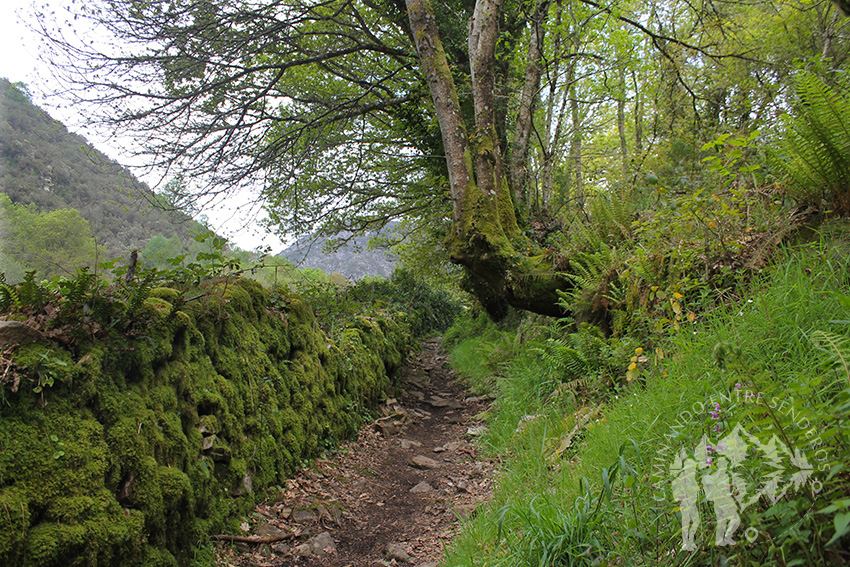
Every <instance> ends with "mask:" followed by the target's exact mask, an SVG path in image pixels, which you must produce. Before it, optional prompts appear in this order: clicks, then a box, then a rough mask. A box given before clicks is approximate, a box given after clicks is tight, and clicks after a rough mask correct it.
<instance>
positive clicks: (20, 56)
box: [0, 0, 283, 252]
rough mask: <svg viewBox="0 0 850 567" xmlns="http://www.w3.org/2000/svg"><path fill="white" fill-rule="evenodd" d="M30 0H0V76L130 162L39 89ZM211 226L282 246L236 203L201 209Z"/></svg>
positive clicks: (254, 242) (50, 0)
mask: <svg viewBox="0 0 850 567" xmlns="http://www.w3.org/2000/svg"><path fill="white" fill-rule="evenodd" d="M32 3H33V0H0V77H4V78H6V79H9V80H10V81H12V82H13V83H15V82H24V83H26V84H27V85H29V86H30V90H31V92H32V94H33V102H35V103H36V104H37V105H39V106H40V107H42V108H43V109H45V110H46V111H47V112H48V113H49V114H50V115H51V116H52V117H53V118H55V119H57V120H60V121H62V122H63V123H65V124H66V125H67V126H68V127H69V129H70V130H72V131H74V132H76V133H78V134H81V135H83V136H85V137H86V138H87V139H88V140H89V141H90V142H91V143H92V144H94V146H95V147H97V148H98V149H99V150H100V151H102V152H104V153H105V154H107V155H108V156H109V157H111V158H113V159H116V160H118V161H120V162H122V163H124V165H131V164H129V163H127V160H125V159H122V158H121V155H120V154H119V153H118V151H116V149H115V148H112V147H109V146H108V145H106V144H105V143H104V142H102V141H101V140H98V139H97V137H96V136H95V135H94V134H93V133H91V132H88V131H85V130H84V129H81V128H79V127H77V125H75V124H74V121H75V118H76V117H77V116H79V114H78V113H74V112H73V109H67V108H66V109H60V108H58V107H57V106H55V105H52V104H51V102H50V100H49V99H46V98H45V97H44V96H43V93H40V92H39V90H38V85H39V83H40V81H39V77H40V76H41V77H42V78H43V77H45V76H47V73H46V71H45V69H43V68H40V65H41V63H40V62H39V61H38V44H39V42H38V40H37V39H36V38H35V37H34V36H33V34H32V32H31V31H30V30H29V28H28V27H27V26H26V24H25V23H24V22H23V21H22V18H26V17H27V15H28V13H29V12H31V11H32V10H31V8H30V7H31V6H32ZM39 3H46V4H48V5H50V6H55V7H56V8H57V9H58V8H61V7H63V6H65V5H67V4H68V3H69V0H39ZM202 212H203V214H205V215H206V216H207V217H208V218H209V219H210V222H211V224H212V225H213V227H214V228H215V229H216V230H217V231H218V232H219V233H220V234H221V235H222V236H225V237H227V238H229V239H230V240H231V241H232V242H234V243H236V244H237V245H238V246H239V247H241V248H243V249H245V250H253V249H255V248H258V247H260V246H264V245H269V246H271V247H272V248H273V249H274V252H278V251H280V250H281V249H282V248H283V245H282V244H281V242H280V240H278V239H277V238H276V237H269V238H265V239H264V238H263V235H262V234H261V233H260V231H259V229H257V228H256V223H255V222H254V220H253V218H252V216H248V217H247V218H245V216H244V215H240V214H239V213H238V212H237V210H236V207H235V206H231V205H230V204H228V203H221V204H219V205H217V206H216V207H215V209H213V210H204V211H202Z"/></svg>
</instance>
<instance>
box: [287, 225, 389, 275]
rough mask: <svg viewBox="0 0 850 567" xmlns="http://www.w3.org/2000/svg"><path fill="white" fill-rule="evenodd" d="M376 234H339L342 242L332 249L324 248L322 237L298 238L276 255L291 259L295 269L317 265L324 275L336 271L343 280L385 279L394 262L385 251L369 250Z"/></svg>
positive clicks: (324, 241) (324, 240)
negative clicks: (341, 244)
mask: <svg viewBox="0 0 850 567" xmlns="http://www.w3.org/2000/svg"><path fill="white" fill-rule="evenodd" d="M375 236H376V235H375V234H374V233H370V234H367V235H364V236H352V235H351V234H350V233H342V234H340V235H339V238H342V239H344V240H345V241H346V243H345V244H344V245H343V246H341V247H340V248H338V249H337V250H333V251H326V250H325V245H326V244H327V243H328V241H327V240H326V239H324V238H316V237H314V236H307V237H304V238H301V239H299V240H297V241H296V242H295V244H293V245H291V246H290V247H289V248H286V249H285V250H283V251H282V252H281V253H280V254H278V256H280V257H281V258H285V259H287V260H289V261H291V262H293V263H294V264H295V265H296V266H298V267H299V268H318V269H320V270H322V271H323V272H325V273H327V274H335V273H339V274H342V275H343V276H345V277H346V278H347V279H349V280H352V281H356V280H359V279H361V278H363V277H364V276H381V277H384V278H389V277H390V276H391V275H392V273H393V270H394V269H395V266H396V261H395V259H394V258H393V256H392V255H391V254H389V253H388V252H387V251H385V250H380V249H378V250H372V249H369V241H370V240H371V239H372V238H374V237H375Z"/></svg>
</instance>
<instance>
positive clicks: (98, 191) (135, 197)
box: [0, 79, 195, 256]
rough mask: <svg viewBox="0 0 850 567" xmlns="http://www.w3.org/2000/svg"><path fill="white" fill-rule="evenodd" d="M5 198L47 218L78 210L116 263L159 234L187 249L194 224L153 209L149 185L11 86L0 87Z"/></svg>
mask: <svg viewBox="0 0 850 567" xmlns="http://www.w3.org/2000/svg"><path fill="white" fill-rule="evenodd" d="M0 193H6V194H7V195H8V196H9V197H10V198H11V200H12V201H13V202H15V203H23V204H33V205H35V206H37V207H38V208H39V209H40V210H41V211H43V212H47V211H53V210H57V209H76V210H77V211H79V213H80V215H82V217H83V218H85V219H86V220H87V221H88V222H89V225H90V226H91V229H92V231H93V232H94V235H95V236H96V237H97V241H98V244H99V245H101V246H105V247H106V249H107V251H108V252H109V255H110V256H124V255H126V254H127V253H128V252H129V251H130V250H132V249H135V248H143V247H144V245H145V243H146V242H147V241H148V240H150V238H151V237H153V236H155V235H157V234H162V235H163V236H165V237H166V238H170V237H173V236H175V235H176V236H178V237H180V240H181V241H183V242H188V241H189V240H190V239H191V237H190V230H191V228H192V227H193V226H194V224H195V223H194V221H193V220H192V219H191V218H190V217H189V216H187V215H185V214H182V213H179V212H176V211H165V210H163V209H161V208H158V207H155V206H153V205H152V204H151V203H152V202H153V201H154V199H155V198H156V197H155V195H154V193H153V191H151V190H150V188H149V187H148V186H147V185H145V184H144V183H142V182H140V181H138V180H137V179H136V178H135V177H133V175H132V174H131V173H130V172H129V171H128V170H127V169H126V168H124V167H122V166H121V165H120V164H119V163H117V162H115V161H114V160H112V159H110V158H108V157H107V156H106V155H105V154H103V153H101V152H99V151H98V150H96V149H94V147H93V146H92V145H91V144H90V143H89V142H88V141H86V139H85V138H83V137H81V136H78V135H76V134H72V133H70V132H68V129H67V128H66V127H65V126H64V125H63V124H62V123H61V122H59V121H57V120H54V119H53V118H51V117H50V116H49V115H48V114H47V113H46V112H45V111H43V110H42V109H40V108H38V107H37V106H35V105H34V104H32V102H31V101H30V99H29V96H28V95H27V93H26V90H25V88H23V87H20V86H16V85H12V84H11V83H10V82H9V81H7V80H6V79H0Z"/></svg>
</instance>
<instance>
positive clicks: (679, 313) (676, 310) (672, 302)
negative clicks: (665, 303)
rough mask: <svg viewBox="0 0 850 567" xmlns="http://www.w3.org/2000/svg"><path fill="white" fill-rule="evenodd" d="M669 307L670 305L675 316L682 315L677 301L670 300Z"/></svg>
mask: <svg viewBox="0 0 850 567" xmlns="http://www.w3.org/2000/svg"><path fill="white" fill-rule="evenodd" d="M670 305H672V306H673V312H674V313H676V315H681V314H682V306H681V305H679V302H678V301H673V300H672V299H671V300H670Z"/></svg>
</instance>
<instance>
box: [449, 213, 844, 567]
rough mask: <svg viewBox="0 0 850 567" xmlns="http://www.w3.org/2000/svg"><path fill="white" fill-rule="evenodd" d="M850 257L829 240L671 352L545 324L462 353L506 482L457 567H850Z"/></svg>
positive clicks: (454, 560)
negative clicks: (482, 400)
mask: <svg viewBox="0 0 850 567" xmlns="http://www.w3.org/2000/svg"><path fill="white" fill-rule="evenodd" d="M848 249H850V246H848V239H847V224H846V223H842V222H836V223H831V224H828V225H826V227H825V228H824V230H823V234H822V235H821V237H820V238H818V239H816V240H815V241H813V242H811V243H808V244H802V245H798V246H795V247H790V248H787V249H784V250H782V251H780V252H779V253H778V254H777V255H776V256H775V258H774V260H773V262H772V263H771V264H770V265H769V266H765V267H764V268H763V270H762V271H761V273H760V274H758V275H756V276H755V277H754V279H753V281H752V283H751V284H750V285H749V286H746V287H741V288H739V291H738V294H739V299H738V300H737V301H733V302H728V303H725V304H723V305H721V306H719V307H714V308H713V309H712V310H710V311H708V310H705V311H703V312H701V313H700V314H699V317H696V318H695V319H694V320H689V318H688V317H683V318H682V320H681V321H680V324H679V325H678V326H677V327H678V328H676V329H673V328H668V329H667V330H666V333H665V334H664V336H660V335H658V334H657V333H656V334H652V333H649V334H644V335H643V336H641V337H640V338H624V337H619V338H618V337H613V338H604V337H602V336H601V335H599V334H598V333H597V332H596V331H595V330H594V329H593V328H592V327H589V326H584V327H576V326H565V322H560V323H554V324H553V323H545V322H541V321H537V322H535V323H533V324H529V323H525V325H526V327H529V326H533V327H534V330H533V331H532V330H529V328H525V329H523V326H519V327H518V330H514V331H510V332H504V331H500V330H498V329H496V328H495V327H492V326H491V327H488V328H486V329H485V331H486V332H484V333H481V332H477V333H476V334H475V335H474V336H470V335H465V336H466V337H467V338H466V339H465V340H463V339H460V340H459V339H458V338H454V339H453V341H452V343H453V350H452V364H453V365H454V366H455V368H457V369H458V370H459V371H460V372H461V373H463V374H465V375H467V376H471V377H472V379H471V380H472V383H473V385H475V386H477V387H479V388H487V389H488V391H489V393H490V394H491V395H492V396H493V397H494V398H495V402H494V405H493V407H492V409H491V411H490V412H489V415H488V419H489V429H488V431H487V433H486V434H485V436H484V440H483V444H484V446H485V447H486V448H487V450H488V451H490V452H491V453H493V454H494V455H498V456H499V457H500V458H501V459H502V460H503V463H504V466H503V469H502V471H501V475H500V482H499V486H498V489H497V492H496V494H495V496H494V499H493V501H492V502H491V503H490V504H489V505H488V506H487V507H486V508H485V509H483V510H482V511H481V513H480V514H479V515H477V516H476V517H475V518H474V519H473V520H472V521H471V522H470V523H468V524H467V525H466V527H465V530H464V532H463V535H462V536H461V537H460V538H459V539H458V540H457V541H456V543H455V545H454V546H453V547H452V549H451V550H450V551H449V552H448V562H447V564H448V565H453V566H460V565H505V566H507V565H512V566H520V565H529V566H531V565H534V566H537V565H540V566H542V565H588V566H589V565H659V564H664V565H742V566H743V565H747V566H750V565H752V566H755V565H783V566H790V565H832V564H843V563H844V562H846V561H847V559H848V557H847V555H846V552H845V551H844V550H845V549H846V544H847V543H848V532H850V499H848V498H847V497H846V495H847V493H848V489H850V475H848V471H847V468H846V467H847V455H848V444H849V443H850V436H848V435H850V417H848V409H850V328H848V325H850V316H848V309H850V277H848V274H850V259H848V258H850V257H848V254H847V251H848ZM671 299H674V300H675V298H674V297H671V298H668V299H666V301H667V302H668V304H669V302H670V300H671ZM692 305H694V306H695V305H696V302H693V303H692ZM684 313H687V311H684ZM469 320H470V317H469V315H467V320H466V322H465V323H463V325H466V326H467V331H469V330H471V329H472V328H474V326H473V325H472V324H471V323H470V322H469ZM566 323H569V322H566ZM463 325H459V326H458V327H456V328H457V329H461V330H463ZM479 331H480V329H479ZM517 336H521V337H522V336H524V337H525V338H521V339H520V340H518V339H517ZM527 337H533V338H532V339H530V340H527ZM650 340H651V341H652V342H653V344H652V345H651V346H650V345H648V344H647V342H648V341H650ZM641 343H642V344H641ZM491 360H501V361H502V362H501V363H500V364H498V365H497V366H495V367H494V365H492V364H489V361H491ZM629 377H631V378H632V379H631V380H629V379H628V378H629ZM724 483H725V484H724ZM718 486H719V487H723V486H726V487H728V489H727V490H726V491H725V492H724V491H723V490H720V492H718V491H717V490H718V489H717V488H716V487H718ZM713 487H714V488H713ZM683 518H684V519H683ZM733 542H734V543H733Z"/></svg>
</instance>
